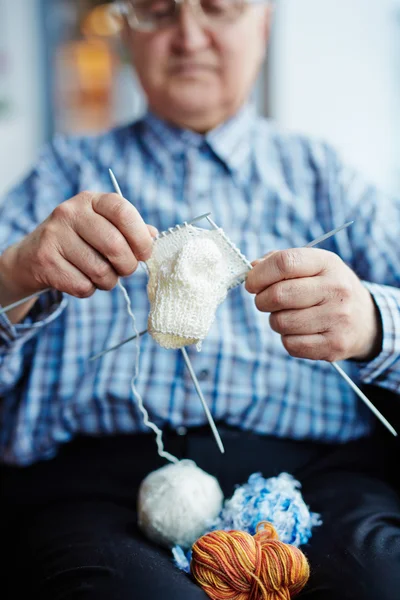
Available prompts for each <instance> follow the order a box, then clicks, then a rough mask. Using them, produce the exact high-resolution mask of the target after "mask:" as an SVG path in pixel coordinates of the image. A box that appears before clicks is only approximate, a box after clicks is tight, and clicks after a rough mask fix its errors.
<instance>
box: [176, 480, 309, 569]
mask: <svg viewBox="0 0 400 600" xmlns="http://www.w3.org/2000/svg"><path fill="white" fill-rule="evenodd" d="M300 487H301V485H300V483H299V482H298V481H297V480H296V479H294V477H292V475H289V474H288V473H281V474H280V475H278V476H277V477H270V478H269V479H265V478H264V477H262V475H261V473H254V474H253V475H251V476H250V477H249V480H248V482H247V483H245V484H244V485H241V486H238V487H237V488H236V490H235V492H234V494H233V496H232V497H231V498H230V499H229V500H226V501H225V503H224V507H223V509H222V511H221V512H220V514H219V516H218V518H217V519H216V520H215V521H214V522H212V523H210V526H209V527H208V528H207V530H206V531H204V532H203V535H204V534H206V533H210V532H212V531H217V530H218V531H219V530H223V531H232V530H235V531H242V532H246V533H248V534H250V535H251V536H254V535H255V534H256V533H257V526H258V525H259V523H261V522H263V521H268V522H269V523H271V524H272V525H273V526H274V528H275V529H276V531H277V534H278V537H279V539H280V540H281V542H284V543H286V544H291V545H292V546H295V547H299V546H301V545H302V544H306V543H307V542H308V540H309V539H310V537H311V535H312V529H313V527H315V526H317V525H320V524H321V519H320V515H319V514H317V513H313V512H310V510H309V508H308V506H307V505H306V503H305V502H304V499H303V497H302V494H301V492H300ZM172 552H173V556H174V561H175V564H176V566H177V567H178V568H180V569H181V570H183V571H185V572H186V573H190V561H191V557H192V551H191V549H188V548H182V547H180V546H176V547H175V548H173V550H172Z"/></svg>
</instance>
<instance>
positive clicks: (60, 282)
mask: <svg viewBox="0 0 400 600" xmlns="http://www.w3.org/2000/svg"><path fill="white" fill-rule="evenodd" d="M46 280H47V281H48V284H49V286H50V287H52V288H54V289H56V290H59V291H60V292H64V293H66V294H70V295H71V296H76V297H77V298H89V296H92V295H93V294H94V292H95V291H96V287H95V286H94V285H93V283H92V281H90V279H88V277H86V275H84V274H83V273H82V272H81V271H80V270H79V269H77V268H76V267H75V266H74V265H72V264H71V263H70V262H68V261H67V260H66V259H65V258H64V257H63V256H61V255H60V254H57V258H56V260H55V261H54V263H53V264H49V265H48V266H47V267H46Z"/></svg>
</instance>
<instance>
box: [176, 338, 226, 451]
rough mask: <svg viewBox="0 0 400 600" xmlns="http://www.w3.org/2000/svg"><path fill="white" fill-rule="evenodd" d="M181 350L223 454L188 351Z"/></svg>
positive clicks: (220, 442)
mask: <svg viewBox="0 0 400 600" xmlns="http://www.w3.org/2000/svg"><path fill="white" fill-rule="evenodd" d="M181 351H182V355H183V358H184V361H185V363H186V366H187V368H188V371H189V373H190V376H191V378H192V381H193V384H194V387H195V388H196V392H197V394H198V396H199V398H200V401H201V404H202V406H203V409H204V412H205V414H206V417H207V419H208V422H209V424H210V427H211V429H212V432H213V434H214V437H215V441H216V442H217V444H218V448H219V449H220V451H221V453H222V454H224V452H225V448H224V446H223V444H222V440H221V438H220V435H219V433H218V429H217V427H216V425H215V423H214V419H213V418H212V414H211V413H210V410H209V408H208V406H207V403H206V401H205V399H204V396H203V394H202V391H201V389H200V385H199V382H198V380H197V377H196V374H195V372H194V371H193V367H192V363H191V362H190V358H189V356H188V353H187V352H186V348H181Z"/></svg>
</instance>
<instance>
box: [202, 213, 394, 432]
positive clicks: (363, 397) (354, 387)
mask: <svg viewBox="0 0 400 600" xmlns="http://www.w3.org/2000/svg"><path fill="white" fill-rule="evenodd" d="M207 221H208V222H209V223H210V225H211V226H212V227H213V228H214V229H219V228H218V226H217V225H216V224H215V223H214V221H213V220H212V219H210V218H209V217H207ZM353 223H354V221H349V222H348V223H345V224H344V225H341V226H340V227H337V228H336V229H333V230H332V231H329V232H328V233H325V234H324V235H321V236H320V237H318V238H316V239H315V240H312V241H311V242H309V243H308V244H306V245H305V246H304V248H312V247H313V246H315V245H316V244H319V243H320V242H323V241H324V240H326V239H328V238H329V237H331V236H332V235H335V234H336V233H338V232H339V231H341V230H342V229H344V228H345V227H349V225H352V224H353ZM248 266H249V269H252V268H253V267H252V265H251V263H248ZM331 365H332V367H333V368H334V369H335V370H336V371H337V372H338V373H339V375H340V376H341V377H342V378H343V379H344V381H345V382H346V383H347V384H348V385H349V386H350V387H351V389H352V390H353V391H354V392H355V393H356V394H357V396H358V397H359V398H360V399H361V400H362V401H363V402H364V403H365V404H366V405H367V406H368V408H369V409H370V410H371V411H372V412H373V413H374V414H375V415H376V416H377V417H378V419H379V420H380V421H381V422H382V423H383V425H385V427H386V428H387V429H388V430H389V431H390V433H392V434H393V435H394V436H397V431H396V430H395V429H394V427H392V425H391V424H390V423H389V421H388V420H387V419H386V418H385V417H384V416H383V415H382V413H380V412H379V410H378V409H377V408H376V406H374V405H373V404H372V402H371V401H370V400H369V399H368V398H367V396H366V395H365V394H364V393H363V392H362V391H361V390H360V388H359V387H358V386H357V385H356V384H355V383H354V381H353V380H352V379H350V377H349V376H348V375H347V373H346V372H345V371H343V369H342V368H341V367H339V365H338V364H337V363H336V362H331Z"/></svg>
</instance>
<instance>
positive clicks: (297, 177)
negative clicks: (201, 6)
mask: <svg viewBox="0 0 400 600" xmlns="http://www.w3.org/2000/svg"><path fill="white" fill-rule="evenodd" d="M109 167H111V168H112V169H113V170H114V172H115V174H116V177H117V179H118V181H119V183H120V186H121V189H122V192H123V194H124V195H125V197H126V198H128V199H129V200H130V201H131V202H132V203H133V204H134V205H135V206H136V207H137V208H138V210H139V211H140V212H141V214H142V215H143V217H144V219H145V220H146V221H147V222H148V223H151V224H153V225H155V226H156V227H157V228H158V229H159V230H163V229H166V228H168V227H170V226H172V225H175V224H176V223H181V222H183V221H187V220H189V219H191V218H193V217H195V216H197V215H199V214H202V213H204V212H207V211H211V212H212V217H213V219H214V220H215V221H216V222H217V223H218V224H219V225H220V226H221V227H223V229H224V230H225V232H226V233H227V235H228V236H229V237H230V238H231V239H232V241H233V242H234V243H235V244H236V245H237V246H238V247H239V248H240V249H241V251H242V252H243V253H244V254H245V255H246V256H247V257H248V258H249V259H250V260H253V259H255V258H257V257H259V256H261V255H263V254H265V253H266V252H268V251H269V250H271V249H282V248H288V247H298V246H303V245H304V244H306V243H307V242H309V241H310V240H311V239H313V238H315V237H317V236H319V235H321V234H322V233H324V232H326V231H328V230H330V229H333V228H334V227H337V226H339V225H342V224H343V223H344V222H346V221H348V220H351V219H354V220H355V223H354V225H352V226H351V227H350V228H348V229H347V230H345V231H342V232H341V233H339V234H338V235H337V236H335V237H334V238H331V239H330V240H328V241H326V242H325V243H324V244H323V245H322V247H324V248H325V249H328V250H331V251H332V252H336V253H337V254H339V256H341V257H342V259H343V260H344V261H345V262H346V263H347V264H349V265H350V266H351V267H352V268H353V269H354V270H355V271H356V272H357V274H358V275H359V277H360V278H361V279H362V280H363V281H365V282H369V283H366V284H365V285H367V286H368V287H369V289H370V291H371V293H372V294H373V296H374V298H375V301H376V303H377V305H378V307H379V309H380V312H381V315H382V321H383V325H384V340H383V349H382V352H381V353H380V355H379V356H378V357H377V358H375V359H374V360H373V361H372V362H371V363H369V364H358V363H354V362H348V363H346V364H344V365H343V367H344V368H345V369H346V371H347V372H348V373H349V375H350V376H351V377H352V378H354V379H355V380H356V381H358V382H365V383H370V382H375V383H376V384H378V385H380V386H383V387H386V388H389V389H392V390H397V389H398V387H399V383H400V360H399V357H400V310H399V309H400V291H399V289H398V287H399V283H400V261H399V251H398V240H399V233H400V210H399V209H400V205H399V202H396V201H395V200H393V199H392V198H388V197H386V196H385V195H384V194H382V193H379V192H378V191H377V190H376V189H375V188H374V187H373V186H370V185H368V184H366V183H364V182H363V181H362V180H361V178H360V177H359V176H358V175H357V174H355V173H354V172H352V170H351V169H348V168H346V167H345V166H344V165H343V164H342V162H341V160H340V157H339V156H338V155H337V153H336V152H335V151H334V150H333V149H332V148H330V147H329V145H327V144H325V143H323V142H322V141H319V140H310V139H307V138H305V137H302V136H299V135H295V134H290V133H286V132H285V133H284V132H281V131H279V130H278V129H277V128H276V126H275V125H274V124H273V123H271V122H269V121H267V120H264V119H262V118H260V117H259V116H257V115H256V113H255V111H254V110H253V108H252V107H251V106H246V107H245V108H244V109H242V110H241V112H240V113H239V114H237V115H236V116H235V117H234V118H233V119H231V120H230V121H228V122H227V123H225V124H223V125H222V126H221V127H219V128H217V129H216V130H214V131H212V132H211V133H209V134H207V135H206V136H201V135H199V134H196V133H193V132H190V131H184V130H180V129H177V128H174V127H172V126H170V125H167V124H166V123H164V122H162V121H160V120H159V119H157V118H156V117H155V116H154V115H152V114H147V115H146V116H145V117H144V118H143V119H141V120H138V121H137V122H135V123H133V124H130V125H128V126H125V127H121V128H118V129H116V130H113V131H111V132H108V133H105V134H103V135H100V136H96V137H69V136H58V137H56V138H55V139H54V141H53V142H52V144H50V145H49V146H48V147H46V148H45V149H44V151H43V153H42V155H41V156H40V158H39V160H38V163H37V165H36V167H35V168H34V169H33V170H32V172H31V173H30V174H29V175H28V176H27V178H26V179H25V181H24V182H23V183H22V184H21V185H19V186H18V187H17V188H16V189H14V190H13V191H12V192H11V193H10V194H9V195H8V196H7V197H6V198H5V199H4V201H3V202H2V209H1V211H0V252H1V251H2V250H4V249H5V248H6V247H7V246H9V245H10V244H12V243H14V242H16V241H17V240H19V239H20V238H21V237H22V236H24V235H25V234H27V233H28V232H30V231H31V230H33V229H34V228H35V227H36V226H37V225H38V224H39V223H40V222H41V221H43V220H44V219H45V218H46V217H47V216H48V215H49V214H50V213H51V211H52V210H53V209H54V207H55V206H57V205H58V204H59V203H60V202H62V201H64V200H66V199H67V198H70V197H71V196H73V195H75V194H77V193H78V192H79V191H82V190H85V189H86V190H93V191H104V192H106V191H110V192H111V191H112V187H111V183H110V180H109V176H108V168H109ZM146 281H147V280H146V274H145V272H144V270H143V269H139V270H138V271H137V272H136V273H135V274H134V275H133V276H132V277H129V278H126V280H125V285H126V287H127V289H128V292H129V294H130V297H131V299H132V304H133V309H134V311H135V313H136V317H137V323H138V327H139V329H144V328H145V327H146V324H147V315H148V310H149V306H148V300H147V294H146ZM130 333H131V322H130V320H129V317H128V315H127V312H126V307H125V302H124V298H123V296H122V294H121V292H120V290H119V289H118V288H116V289H114V290H113V291H112V292H103V291H97V292H96V293H95V294H94V295H93V296H92V297H91V298H89V299H85V300H80V299H76V298H73V297H67V296H63V297H62V296H61V295H60V294H59V293H58V292H51V293H48V294H46V295H44V296H43V297H41V299H40V300H39V301H38V302H37V303H36V305H35V307H34V308H33V309H32V311H31V313H30V314H29V315H28V316H27V318H26V319H25V320H24V321H23V322H22V323H21V324H18V325H16V326H13V325H11V323H10V322H9V320H8V319H7V317H6V316H5V315H3V316H1V317H0V396H1V398H0V420H1V430H0V452H1V457H2V460H3V461H4V462H7V463H10V464H21V465H24V464H29V463H32V462H34V461H36V460H39V459H43V458H49V457H51V456H53V455H54V453H55V452H56V451H57V448H58V447H59V445H60V444H63V443H66V442H68V441H69V440H71V438H73V437H74V436H75V435H76V434H90V435H108V434H113V433H117V432H119V433H128V432H136V431H142V430H143V429H144V427H143V425H142V420H141V416H140V414H139V412H138V409H137V406H136V403H135V400H134V398H133V397H132V394H131V391H130V379H131V377H132V374H133V369H134V356H135V346H134V342H131V343H128V344H126V345H125V346H123V347H122V348H120V349H119V350H118V351H116V352H113V353H110V354H108V355H106V356H104V357H103V358H102V359H101V360H98V361H97V362H92V363H90V362H88V359H89V357H90V356H91V355H93V354H94V353H98V352H100V351H102V350H103V349H105V348H106V347H108V346H110V345H112V344H115V343H117V342H119V341H121V340H122V339H124V338H125V337H127V336H128V335H129V334H130ZM188 351H189V355H190V358H191V360H192V362H193V365H194V369H195V371H196V372H197V375H198V376H199V378H200V381H201V387H202V390H203V393H204V395H205V398H206V400H207V402H208V403H209V406H210V408H211V410H212V413H213V415H214V418H215V420H216V421H219V422H224V423H227V424H229V425H232V426H238V427H241V428H243V429H247V430H253V431H255V432H259V433H262V434H273V435H276V436H288V437H290V438H294V439H311V440H324V441H345V440H350V439H354V438H358V437H360V436H363V435H366V434H368V432H369V431H370V430H371V427H372V424H373V419H374V417H373V416H372V415H371V413H370V412H369V411H368V410H367V409H366V408H365V407H364V406H363V405H362V404H361V403H360V401H359V400H358V399H357V398H356V397H355V395H354V394H353V392H352V391H351V390H350V389H349V388H348V387H347V386H346V384H345V382H344V381H343V380H342V379H341V378H340V377H339V376H338V375H337V373H336V372H335V371H334V370H333V369H332V368H331V367H330V365H328V364H326V363H323V362H314V361H309V360H299V359H295V358H292V357H290V356H289V355H288V354H287V353H286V351H285V350H284V348H283V346H282V344H281V341H280V337H279V335H277V334H276V333H274V332H273V331H271V329H270V327H269V324H268V315H265V314H261V313H260V312H258V311H257V310H256V308H255V306H254V300H253V297H252V296H250V295H249V294H248V293H247V292H246V291H245V289H244V287H243V286H240V287H238V288H236V289H234V290H233V291H231V292H230V293H229V295H228V298H227V300H226V301H225V302H224V303H223V304H222V305H221V306H220V307H219V308H218V312H217V317H216V320H215V323H214V325H213V327H212V329H211V331H210V334H209V336H208V337H207V339H206V341H205V342H204V343H203V349H202V351H201V352H197V351H196V349H195V348H194V347H190V348H189V349H188ZM138 390H139V392H140V394H141V395H142V396H143V398H144V402H145V405H146V407H147V409H148V411H149V414H150V418H151V419H152V420H153V421H155V422H156V423H157V424H158V425H159V426H160V427H165V426H167V425H168V426H170V427H172V428H178V427H182V426H184V427H191V426H196V425H200V424H204V423H205V417H204V414H203V411H202V408H201V405H200V402H199V400H198V398H197V395H196V392H195V390H194V388H193V385H192V382H191V379H190V377H189V374H188V372H187V371H186V369H185V365H184V363H183V360H182V357H181V354H180V352H179V351H177V352H175V351H171V350H165V349H162V348H161V347H159V346H157V345H156V343H155V342H154V341H153V340H152V338H151V337H150V336H144V337H143V338H142V347H141V363H140V376H139V380H138Z"/></svg>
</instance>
